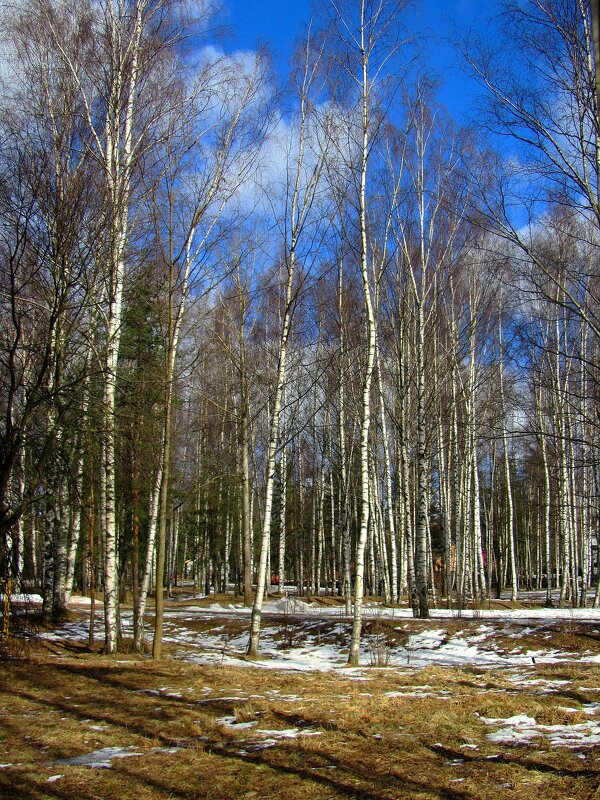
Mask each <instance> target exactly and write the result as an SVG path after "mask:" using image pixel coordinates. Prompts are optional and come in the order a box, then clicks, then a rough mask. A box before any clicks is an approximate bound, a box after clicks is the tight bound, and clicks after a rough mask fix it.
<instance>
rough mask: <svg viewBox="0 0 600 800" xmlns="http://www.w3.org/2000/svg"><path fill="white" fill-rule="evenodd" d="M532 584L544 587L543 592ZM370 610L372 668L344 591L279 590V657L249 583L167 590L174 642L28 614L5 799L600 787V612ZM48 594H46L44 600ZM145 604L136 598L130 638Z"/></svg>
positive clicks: (1, 776) (546, 796)
mask: <svg viewBox="0 0 600 800" xmlns="http://www.w3.org/2000/svg"><path fill="white" fill-rule="evenodd" d="M526 600H527V599H526ZM537 601H538V598H536V597H533V598H532V597H530V598H529V602H527V601H526V602H520V603H518V604H516V605H515V606H511V605H510V604H509V603H507V602H502V603H492V604H490V607H489V608H486V609H477V610H474V611H473V610H472V611H464V612H460V614H459V612H457V611H454V612H449V611H442V610H440V611H434V612H432V614H433V618H432V619H431V620H427V621H422V620H414V619H412V618H411V616H410V612H409V611H408V610H407V609H402V608H398V609H384V608H382V607H381V606H377V605H374V606H371V607H370V608H369V609H368V611H367V615H366V619H365V637H364V649H363V653H362V664H363V665H362V666H360V667H357V668H348V667H346V666H345V660H346V658H347V647H348V641H349V631H350V621H349V620H348V619H347V618H346V617H344V615H343V613H342V610H341V608H340V607H339V606H338V605H337V604H336V603H335V601H334V600H333V599H331V598H320V599H319V601H318V602H313V603H312V604H307V603H304V602H302V601H301V600H297V599H294V598H288V599H284V598H272V599H271V602H270V603H269V604H268V605H267V611H266V613H265V617H264V627H263V638H262V645H263V658H261V659H260V660H259V661H257V662H249V661H247V660H245V658H244V655H243V650H244V645H245V642H246V639H247V631H248V623H249V617H248V613H247V611H245V610H244V609H242V608H241V607H240V606H239V605H238V600H236V599H234V598H232V597H224V596H223V597H219V598H214V597H211V598H200V597H198V596H196V597H193V596H191V595H189V594H188V595H186V594H183V593H181V594H179V595H178V596H176V598H174V599H173V601H172V602H170V603H167V607H166V616H165V658H164V659H163V660H162V661H161V662H153V661H152V660H151V659H149V658H141V657H139V656H136V655H134V654H131V653H128V652H126V651H127V646H128V640H127V638H125V639H124V650H125V652H121V653H119V654H118V655H116V656H111V657H108V656H105V655H103V654H102V653H101V637H100V631H101V628H100V623H101V620H100V618H99V617H98V618H97V625H98V630H97V634H98V635H97V641H98V644H97V645H96V646H95V647H93V648H90V647H89V645H88V643H87V625H88V620H89V608H86V606H85V604H84V602H85V601H84V600H83V599H82V600H81V601H79V602H77V601H76V602H74V604H73V605H72V606H71V611H70V614H69V618H68V619H67V620H65V621H64V622H63V623H62V624H61V625H60V626H59V627H57V628H55V629H46V630H43V629H41V627H39V626H37V627H36V625H35V614H34V613H33V614H31V613H30V614H29V615H24V616H22V617H17V622H19V624H20V627H21V629H22V632H25V633H27V636H15V637H13V638H12V639H9V640H8V641H6V640H5V641H4V642H3V646H2V649H1V650H0V797H2V798H10V800H50V799H52V800H83V798H86V799H87V798H90V800H94V799H95V798H98V799H99V800H113V799H114V800H117V798H118V800H121V798H132V799H133V800H158V798H160V799H161V800H163V798H164V799H165V800H166V798H175V799H176V800H188V799H189V800H195V799H196V798H198V799H199V798H211V800H226V799H227V800H229V799H233V798H261V800H269V799H270V798H281V797H284V798H286V800H313V798H314V800H326V799H328V798H336V800H337V798H365V799H366V800H392V798H394V799H398V800H400V799H401V798H415V799H417V798H448V799H449V800H459V799H460V800H467V799H470V800H487V798H490V799H491V798H494V800H504V798H520V799H521V800H538V798H539V800H542V798H543V800H553V798H556V799H557V800H558V798H560V800H569V799H570V798H577V800H579V799H580V798H597V797H600V612H599V611H598V610H595V609H581V610H579V609H578V610H575V611H572V612H569V611H566V610H559V609H544V608H542V607H541V606H540V604H539V603H538V602H537ZM34 611H35V609H34V610H33V612H34ZM129 622H130V612H128V611H127V609H125V610H124V613H123V625H124V632H125V637H127V634H128V630H129Z"/></svg>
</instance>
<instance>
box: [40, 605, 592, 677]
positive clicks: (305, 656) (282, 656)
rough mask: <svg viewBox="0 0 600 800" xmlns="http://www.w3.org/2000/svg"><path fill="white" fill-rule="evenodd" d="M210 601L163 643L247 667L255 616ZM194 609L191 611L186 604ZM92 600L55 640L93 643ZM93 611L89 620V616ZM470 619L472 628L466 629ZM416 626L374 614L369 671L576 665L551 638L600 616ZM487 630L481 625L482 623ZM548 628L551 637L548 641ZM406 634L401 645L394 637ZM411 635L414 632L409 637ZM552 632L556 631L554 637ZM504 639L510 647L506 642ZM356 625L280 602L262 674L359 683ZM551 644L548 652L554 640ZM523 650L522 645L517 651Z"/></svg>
mask: <svg viewBox="0 0 600 800" xmlns="http://www.w3.org/2000/svg"><path fill="white" fill-rule="evenodd" d="M200 599H202V597H201V596H195V597H194V596H187V597H180V598H178V601H179V602H178V603H177V604H174V605H172V606H167V608H166V609H165V618H164V642H166V643H168V644H171V645H173V646H174V648H175V655H176V657H177V658H181V659H184V660H187V661H191V662H194V663H197V664H228V665H236V666H243V665H247V664H248V661H246V660H245V659H244V654H245V650H246V645H247V641H248V624H249V619H248V617H249V609H248V608H245V607H244V606H243V605H241V604H236V603H233V604H226V605H225V604H219V603H213V604H210V605H199V604H196V603H197V602H198V601H199V600H200ZM183 602H185V603H186V604H185V605H183V604H182V603H183ZM86 604H89V600H88V599H87V598H77V597H74V598H73V599H72V607H73V608H77V607H79V608H80V610H81V612H82V616H81V618H80V619H78V620H76V621H71V622H67V623H65V624H64V625H62V626H60V627H59V628H57V629H56V630H55V631H53V632H50V633H46V634H44V635H45V636H46V637H47V638H55V639H63V638H66V639H74V640H81V641H83V640H86V639H87V637H88V620H87V619H86V618H85V616H84V615H85V610H84V608H83V607H84V606H85V605H86ZM88 613H89V612H88ZM95 619H96V623H95V635H96V638H97V640H101V638H102V636H103V631H102V618H101V610H100V609H98V610H97V613H96V618H95ZM121 619H122V625H123V633H124V635H125V636H126V637H128V636H131V635H132V615H131V612H130V611H127V610H124V611H123V612H122V616H121ZM462 621H464V625H461V623H462ZM413 622H415V621H414V620H413V617H412V613H411V611H410V609H398V608H386V607H384V606H381V605H369V606H366V607H365V611H364V623H365V634H364V636H363V642H362V652H361V663H362V664H364V665H371V666H388V667H394V668H396V669H397V668H411V669H414V668H423V667H427V666H431V665H436V666H440V667H447V666H467V665H468V666H477V667H484V668H490V669H493V668H502V667H509V668H512V669H515V668H526V667H530V666H532V665H534V664H554V663H562V662H569V661H570V660H572V659H573V658H574V657H575V654H574V653H573V652H571V651H569V650H565V649H559V648H556V647H553V646H552V633H551V632H552V630H553V629H555V630H557V631H561V630H562V631H567V632H568V630H569V628H570V626H573V625H576V624H577V625H581V624H583V625H586V626H589V627H590V628H595V626H594V623H595V622H599V623H600V609H594V608H577V609H566V608H565V609H558V608H542V607H535V606H532V607H529V608H525V609H515V610H512V609H511V610H505V609H489V610H477V611H473V610H468V611H462V612H460V613H459V612H457V611H452V610H448V609H436V610H433V611H432V619H431V620H430V621H429V622H428V623H422V622H420V621H419V627H420V628H423V625H425V626H426V627H425V629H424V630H423V629H420V630H418V631H417V632H413V633H410V627H411V625H412V623H413ZM477 622H479V624H477ZM542 629H543V630H544V631H545V633H544V635H538V636H537V638H535V635H536V633H537V634H540V631H541V630H542ZM394 630H397V631H398V632H399V634H400V635H399V636H398V637H397V638H398V639H400V640H401V641H402V643H401V644H400V643H398V642H396V641H394V640H393V639H392V640H390V636H389V633H390V631H392V633H393V632H394ZM407 631H409V633H408V634H407ZM548 631H550V632H548ZM498 633H500V634H501V640H502V642H501V644H499V643H498V642H497V639H498ZM349 635H350V619H349V618H348V617H346V616H345V615H344V613H343V609H342V608H340V607H336V606H322V605H320V604H309V603H306V602H304V601H302V600H300V599H298V598H296V597H283V598H278V599H275V600H271V601H270V602H268V603H267V604H265V607H264V613H263V625H262V633H261V648H260V649H261V656H262V658H261V660H259V661H258V662H253V663H255V664H257V665H258V666H260V667H262V668H271V669H281V670H296V671H329V670H338V671H339V670H344V671H345V672H346V673H347V674H348V675H349V676H351V675H354V676H355V677H357V678H358V677H360V674H359V673H357V670H356V669H349V668H347V667H346V659H347V652H348V651H347V646H348V642H349ZM527 635H530V636H531V635H533V637H534V638H535V641H536V643H538V645H539V646H536V647H535V649H530V648H527V647H524V646H522V645H521V643H520V642H521V639H522V638H523V637H524V636H527ZM546 640H548V644H547V646H546V644H545V642H546ZM513 643H514V646H512V645H513ZM576 657H577V659H578V660H580V661H587V662H589V663H593V662H597V663H600V645H599V646H598V647H597V648H596V649H595V650H594V649H588V650H587V651H585V652H581V651H580V650H579V651H578V652H577V653H576Z"/></svg>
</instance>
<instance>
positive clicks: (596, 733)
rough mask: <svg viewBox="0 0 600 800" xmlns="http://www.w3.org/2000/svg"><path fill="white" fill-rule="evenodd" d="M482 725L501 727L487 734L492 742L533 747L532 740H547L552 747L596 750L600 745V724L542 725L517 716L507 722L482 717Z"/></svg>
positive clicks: (523, 716) (509, 718) (524, 715)
mask: <svg viewBox="0 0 600 800" xmlns="http://www.w3.org/2000/svg"><path fill="white" fill-rule="evenodd" d="M481 721H482V722H485V724H486V725H500V726H501V727H500V728H498V730H496V731H494V732H493V733H488V734H487V738H488V739H489V740H490V741H491V742H498V743H500V742H502V743H504V744H506V743H508V744H529V743H530V742H531V740H532V739H536V738H539V737H541V736H543V737H545V738H547V739H548V740H549V741H550V745H551V746H552V747H592V746H593V745H596V744H600V724H599V723H598V722H596V721H590V722H582V723H580V724H578V725H538V723H537V722H536V720H535V719H534V718H533V717H529V716H527V714H517V715H516V716H514V717H508V718H507V719H492V718H490V717H481Z"/></svg>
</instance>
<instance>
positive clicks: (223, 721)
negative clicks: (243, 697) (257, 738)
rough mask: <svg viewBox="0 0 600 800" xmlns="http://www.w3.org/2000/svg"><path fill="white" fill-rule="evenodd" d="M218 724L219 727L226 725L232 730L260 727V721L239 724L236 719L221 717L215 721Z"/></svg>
mask: <svg viewBox="0 0 600 800" xmlns="http://www.w3.org/2000/svg"><path fill="white" fill-rule="evenodd" d="M215 722H216V723H218V724H219V725H225V726H226V727H227V728H231V729H232V730H236V731H238V730H243V729H244V728H253V727H254V726H255V725H258V720H253V721H251V722H238V721H237V718H236V717H220V718H219V719H216V720H215Z"/></svg>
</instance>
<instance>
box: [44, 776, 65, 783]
mask: <svg viewBox="0 0 600 800" xmlns="http://www.w3.org/2000/svg"><path fill="white" fill-rule="evenodd" d="M62 777H64V776H63V775H50V777H49V778H46V783H54V782H55V781H58V780H60V779H61V778H62Z"/></svg>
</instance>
